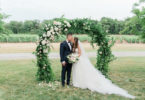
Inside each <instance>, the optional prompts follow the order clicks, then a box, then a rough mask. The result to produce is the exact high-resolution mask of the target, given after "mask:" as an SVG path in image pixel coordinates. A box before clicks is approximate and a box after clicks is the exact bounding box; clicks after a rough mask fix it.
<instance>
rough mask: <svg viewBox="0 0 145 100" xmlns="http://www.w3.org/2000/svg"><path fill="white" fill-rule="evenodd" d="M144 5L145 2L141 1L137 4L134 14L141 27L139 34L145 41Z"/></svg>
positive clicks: (144, 0) (134, 7)
mask: <svg viewBox="0 0 145 100" xmlns="http://www.w3.org/2000/svg"><path fill="white" fill-rule="evenodd" d="M142 4H143V5H144V4H145V0H139V2H138V3H135V4H134V6H133V10H132V12H133V13H134V15H135V18H136V19H135V20H136V23H137V24H139V25H140V26H138V27H139V30H138V33H139V34H140V35H141V36H142V38H144V39H145V7H144V6H142ZM139 7H141V9H140V8H139Z"/></svg>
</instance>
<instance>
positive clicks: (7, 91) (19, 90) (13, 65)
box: [0, 57, 145, 100]
mask: <svg viewBox="0 0 145 100" xmlns="http://www.w3.org/2000/svg"><path fill="white" fill-rule="evenodd" d="M91 61H92V63H93V64H95V58H91ZM51 62H52V68H53V70H54V73H55V80H56V81H58V82H60V70H61V66H60V63H59V59H57V60H56V59H55V60H52V61H51ZM56 62H57V63H56ZM36 71H37V67H36V66H35V61H33V60H12V61H0V100H129V99H127V98H124V97H120V96H116V95H103V94H99V93H96V92H91V91H89V90H87V89H85V90H83V89H78V88H74V87H70V88H62V87H61V86H60V85H56V86H55V87H54V88H51V87H49V86H48V85H46V84H43V85H41V84H39V83H38V82H37V81H36V79H35V74H36ZM144 75H145V57H126V58H118V59H117V60H115V61H113V62H112V63H111V64H110V71H109V76H110V78H111V80H112V81H113V82H114V83H116V84H117V85H118V86H120V87H122V88H124V89H126V90H127V91H129V93H130V94H132V95H135V96H137V99H136V100H145V85H144V84H145V77H144Z"/></svg>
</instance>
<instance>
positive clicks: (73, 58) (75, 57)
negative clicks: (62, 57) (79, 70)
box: [67, 53, 79, 63]
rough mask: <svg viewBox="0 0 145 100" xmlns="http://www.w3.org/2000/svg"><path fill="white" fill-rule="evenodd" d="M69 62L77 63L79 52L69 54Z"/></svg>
mask: <svg viewBox="0 0 145 100" xmlns="http://www.w3.org/2000/svg"><path fill="white" fill-rule="evenodd" d="M67 58H68V62H69V63H76V62H77V61H78V60H79V56H78V55H77V54H74V53H72V54H70V55H68V56H67Z"/></svg>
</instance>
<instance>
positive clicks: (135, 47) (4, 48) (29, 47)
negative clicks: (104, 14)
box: [0, 43, 145, 53]
mask: <svg viewBox="0 0 145 100" xmlns="http://www.w3.org/2000/svg"><path fill="white" fill-rule="evenodd" d="M82 44H83V46H84V48H85V50H86V51H87V52H95V51H96V50H97V49H98V48H97V47H95V48H92V46H91V45H90V43H82ZM59 45H60V43H52V47H53V48H52V50H51V52H58V51H59ZM35 49H36V43H0V53H32V52H34V51H35ZM112 51H145V44H128V43H124V44H115V45H114V46H113V47H112Z"/></svg>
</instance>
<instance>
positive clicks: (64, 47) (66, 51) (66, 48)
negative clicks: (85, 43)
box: [60, 41, 72, 63]
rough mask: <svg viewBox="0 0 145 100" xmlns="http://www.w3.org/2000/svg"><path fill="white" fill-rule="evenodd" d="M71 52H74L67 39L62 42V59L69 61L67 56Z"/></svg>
mask: <svg viewBox="0 0 145 100" xmlns="http://www.w3.org/2000/svg"><path fill="white" fill-rule="evenodd" d="M71 46H72V45H71ZM71 53H72V50H70V48H69V45H68V43H67V41H63V42H62V43H61V44H60V61H61V62H63V61H65V62H66V63H68V59H67V56H68V55H69V54H71Z"/></svg>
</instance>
